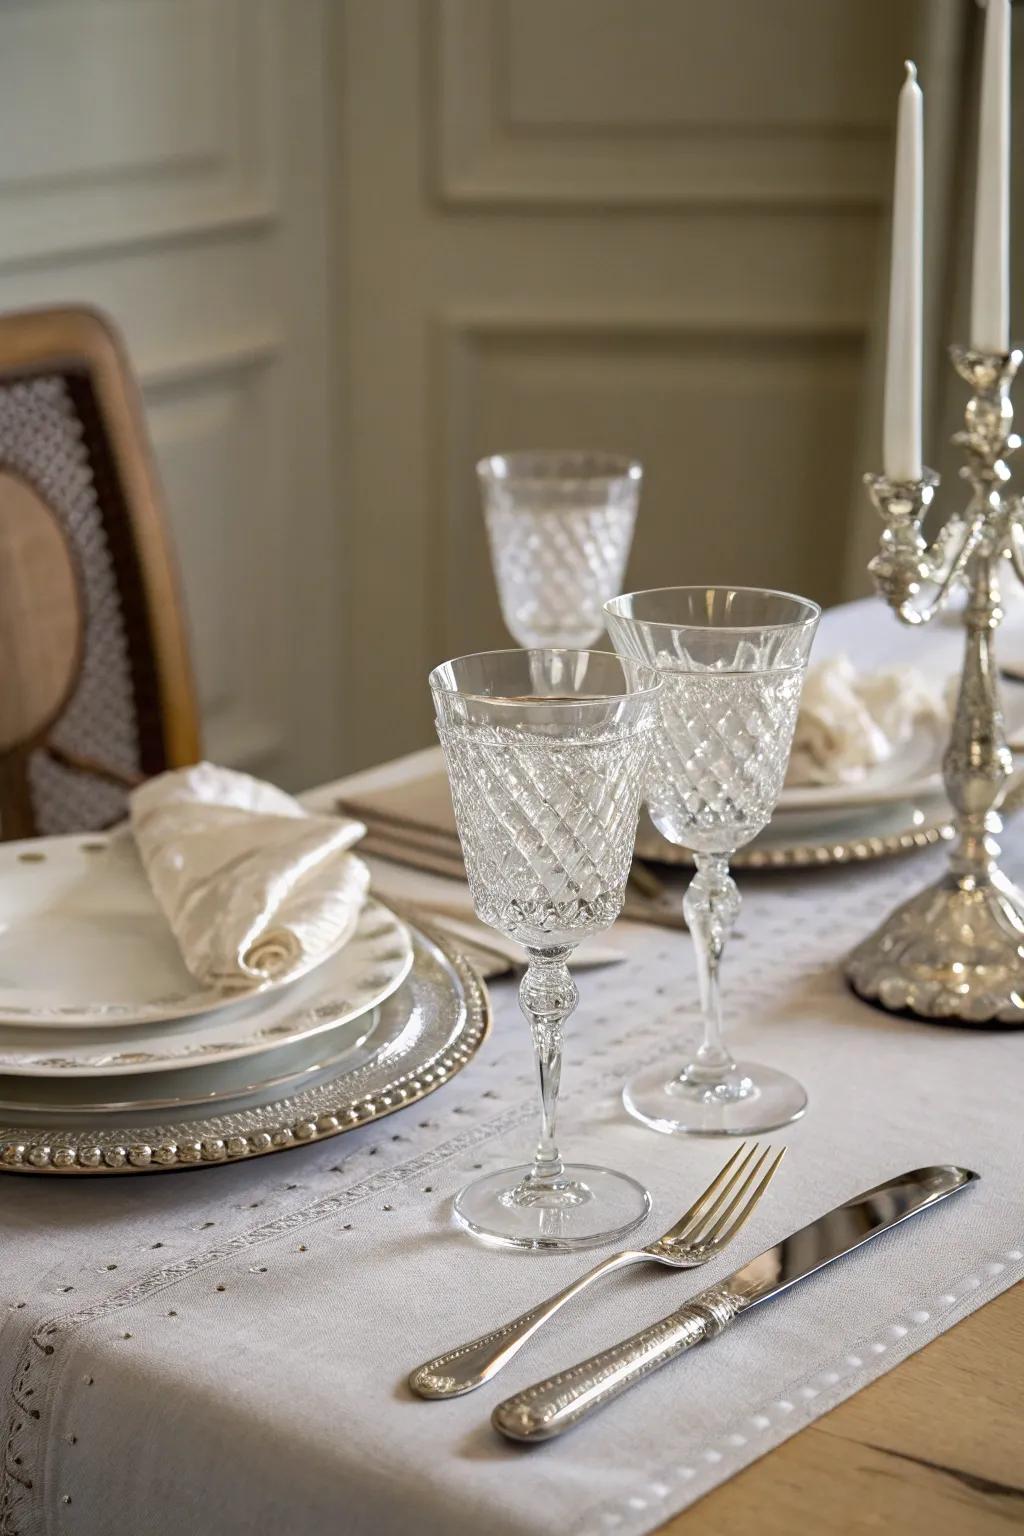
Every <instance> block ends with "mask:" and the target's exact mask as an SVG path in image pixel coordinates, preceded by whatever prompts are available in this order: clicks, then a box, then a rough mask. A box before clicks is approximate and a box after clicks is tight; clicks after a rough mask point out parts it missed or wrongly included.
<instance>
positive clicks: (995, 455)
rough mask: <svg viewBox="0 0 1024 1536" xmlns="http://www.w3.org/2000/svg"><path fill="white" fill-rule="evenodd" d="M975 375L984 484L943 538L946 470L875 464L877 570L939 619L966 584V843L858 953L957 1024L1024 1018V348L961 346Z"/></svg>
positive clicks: (856, 974) (866, 987) (900, 996)
mask: <svg viewBox="0 0 1024 1536" xmlns="http://www.w3.org/2000/svg"><path fill="white" fill-rule="evenodd" d="M951 355H952V359H953V364H954V366H955V367H956V369H957V372H958V373H959V374H960V376H961V377H962V378H963V379H965V380H966V381H967V383H968V384H969V385H970V387H971V397H970V400H969V401H968V404H967V410H966V415H965V425H964V429H963V431H961V432H958V433H957V435H956V437H955V438H954V439H953V440H954V442H956V443H958V444H959V445H960V446H962V447H963V449H964V451H965V455H966V463H965V464H964V466H963V467H962V469H961V471H960V473H961V475H962V477H963V478H964V479H965V480H966V481H967V482H968V484H969V485H970V487H971V495H970V499H969V501H968V504H967V507H966V509H965V510H963V511H961V512H958V513H954V514H953V515H952V516H951V517H950V518H949V520H948V521H947V522H946V523H945V525H944V526H943V528H942V529H941V530H940V532H939V533H938V534H937V536H936V537H935V539H934V540H933V541H932V542H931V543H930V544H929V543H928V542H926V540H925V538H924V536H923V535H922V533H921V522H922V519H923V517H924V515H925V513H926V512H927V510H928V508H929V506H930V505H931V503H932V500H933V498H934V496H935V492H936V489H937V487H938V476H937V475H935V474H934V473H933V472H932V471H931V470H928V469H925V470H923V471H922V475H921V478H920V479H919V480H912V481H905V482H896V481H893V480H890V479H887V478H886V477H885V476H883V475H866V476H865V481H866V483H867V486H868V489H869V491H870V494H871V498H872V500H873V502H874V504H875V506H876V507H877V509H878V511H879V513H880V514H881V517H882V521H883V530H882V535H881V543H880V548H879V551H878V553H877V554H876V555H875V557H874V559H873V560H872V561H871V562H870V565H869V567H868V569H869V570H870V572H871V575H872V577H873V578H874V582H875V586H876V588H877V589H878V591H879V593H880V594H881V596H882V597H884V598H885V600H886V602H887V603H888V604H889V606H890V607H891V608H892V609H893V611H894V613H895V614H896V616H897V618H898V619H899V620H900V621H901V622H902V623H904V624H913V625H918V624H927V623H928V622H929V621H930V620H931V619H932V618H934V616H935V615H936V614H937V613H938V612H939V611H940V610H941V609H943V608H944V607H945V606H946V605H947V603H948V602H949V600H950V598H951V597H952V595H953V593H954V592H956V591H958V590H961V589H966V592H967V602H966V606H965V609H964V626H965V629H966V648H965V654H964V664H963V671H962V675H961V679H960V688H959V693H958V696H957V703H956V709H955V713H954V719H953V724H952V729H951V732H950V738H949V745H948V747H947V748H946V752H945V755H944V757H943V763H942V772H943V781H944V783H945V787H946V793H947V795H948V797H949V800H950V803H951V805H952V806H953V810H954V819H955V823H956V834H957V836H956V842H955V845H954V847H953V849H952V852H951V854H950V860H949V868H948V869H947V871H946V873H945V875H944V876H943V877H942V879H941V880H939V881H938V882H937V884H935V885H932V886H930V887H928V888H927V889H926V890H924V891H921V892H919V893H918V895H916V896H913V897H912V898H911V899H910V900H909V901H907V902H905V903H904V904H903V905H902V906H900V907H898V908H897V909H896V910H895V911H894V912H892V913H891V914H890V915H889V916H888V917H887V918H886V919H885V921H884V922H883V923H882V925H881V927H880V928H878V929H877V931H876V932H875V933H873V934H872V935H871V937H870V938H868V939H866V940H864V941H863V943H861V944H860V945H858V947H857V948H856V949H855V950H854V951H853V953H852V955H851V956H850V957H849V960H848V961H847V966H846V974H847V977H848V979H849V981H850V984H851V986H852V987H853V989H854V991H855V992H857V993H858V994H859V995H860V996H861V997H864V998H866V999H867V1000H869V1001H870V1002H873V1003H876V1004H878V1005H879V1006H881V1007H883V1008H885V1009H887V1010H889V1011H890V1012H894V1013H910V1014H912V1015H914V1016H916V1017H918V1018H922V1019H928V1020H932V1021H937V1022H941V1021H947V1022H949V1023H955V1024H983V1025H989V1026H992V1025H998V1024H1011V1025H1022V1024H1024V892H1022V891H1020V890H1018V888H1017V887H1016V886H1015V885H1014V884H1013V883H1012V881H1010V880H1009V879H1008V877H1007V876H1006V875H1005V874H1004V872H1003V871H1002V869H1001V868H1000V866H999V843H998V835H999V833H1000V831H1001V829H1002V821H1001V818H1000V816H999V806H1000V804H1001V803H1002V799H1003V795H1004V793H1005V790H1006V785H1007V781H1008V779H1009V777H1010V773H1011V771H1012V767H1013V762H1012V756H1011V753H1010V749H1009V747H1008V746H1007V744H1006V737H1005V734H1004V730H1003V716H1002V710H1001V708H1000V704H999V693H998V685H997V681H996V666H995V657H994V639H995V632H996V630H997V629H998V627H999V625H1000V623H1001V621H1002V618H1003V610H1002V604H1001V592H1000V580H1001V573H1002V572H1003V571H1004V570H1005V568H1006V566H1007V565H1009V566H1010V567H1011V568H1012V570H1013V573H1014V575H1015V577H1016V578H1017V579H1018V580H1019V581H1021V582H1024V501H1022V499H1021V498H1020V497H1008V496H1006V495H1005V494H1004V487H1005V485H1006V483H1007V481H1008V480H1009V478H1010V471H1009V469H1008V468H1007V465H1006V462H1005V460H1006V458H1007V456H1008V455H1009V454H1011V453H1012V452H1013V451H1014V450H1015V449H1016V448H1017V447H1019V445H1020V439H1019V437H1018V436H1017V435H1016V433H1014V432H1013V430H1012V426H1013V410H1012V407H1011V405H1010V386H1011V384H1012V382H1013V379H1014V375H1015V374H1016V372H1017V369H1018V367H1019V366H1020V363H1021V359H1022V356H1024V354H1022V353H1021V352H1020V351H1017V350H1013V351H1010V352H983V351H978V350H973V349H968V348H963V347H954V348H952V352H951Z"/></svg>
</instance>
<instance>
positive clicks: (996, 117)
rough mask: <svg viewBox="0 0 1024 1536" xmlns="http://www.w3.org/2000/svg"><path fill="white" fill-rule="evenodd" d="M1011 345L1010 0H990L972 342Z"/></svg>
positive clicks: (980, 347)
mask: <svg viewBox="0 0 1024 1536" xmlns="http://www.w3.org/2000/svg"><path fill="white" fill-rule="evenodd" d="M1009 345H1010V0H988V7H987V11H986V15H985V46H984V50H983V53H982V61H981V110H980V115H979V119H978V177H977V181H976V183H975V192H974V267H973V270H972V273H971V346H972V347H974V348H975V350H976V351H979V352H1006V351H1008V350H1009Z"/></svg>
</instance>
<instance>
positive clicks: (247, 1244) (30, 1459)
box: [0, 1098, 537, 1536]
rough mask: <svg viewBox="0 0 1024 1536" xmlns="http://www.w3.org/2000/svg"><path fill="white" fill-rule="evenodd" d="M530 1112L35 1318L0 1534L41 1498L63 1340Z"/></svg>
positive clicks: (4, 1472)
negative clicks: (43, 1452) (56, 1313)
mask: <svg viewBox="0 0 1024 1536" xmlns="http://www.w3.org/2000/svg"><path fill="white" fill-rule="evenodd" d="M536 1112H537V1107H536V1104H535V1103H534V1101H533V1100H532V1098H531V1099H525V1100H523V1101H521V1102H520V1103H518V1104H515V1105H513V1106H511V1107H510V1108H509V1109H506V1110H504V1111H503V1112H502V1113H501V1114H499V1115H496V1116H494V1117H493V1118H492V1119H490V1120H487V1121H485V1122H484V1123H483V1124H480V1125H477V1126H473V1127H470V1128H468V1129H467V1130H465V1131H463V1132H461V1133H460V1134H459V1135H458V1136H454V1137H451V1138H450V1139H449V1140H448V1141H446V1142H444V1143H443V1144H442V1145H440V1146H438V1147H435V1148H433V1149H432V1150H430V1151H429V1152H424V1153H422V1154H421V1155H420V1156H419V1157H416V1158H412V1159H410V1160H409V1161H407V1162H404V1163H399V1164H397V1165H395V1166H394V1167H392V1168H384V1169H382V1170H381V1171H380V1172H379V1173H373V1174H370V1175H368V1176H367V1177H366V1178H364V1179H362V1180H360V1181H359V1182H358V1183H357V1184H353V1185H352V1186H351V1187H350V1188H349V1189H345V1190H338V1191H337V1192H336V1193H334V1194H329V1195H322V1196H320V1197H319V1198H318V1199H316V1200H314V1201H312V1202H311V1203H310V1204H308V1205H305V1206H300V1207H298V1208H297V1209H296V1210H294V1211H286V1212H285V1213H284V1214H283V1215H281V1216H277V1217H274V1218H273V1219H272V1220H271V1221H268V1222H263V1223H261V1224H260V1225H259V1226H257V1227H252V1228H249V1229H248V1230H247V1231H245V1232H239V1233H237V1234H236V1235H235V1236H234V1237H232V1238H228V1239H227V1240H226V1241H225V1242H224V1243H221V1244H219V1245H217V1246H214V1247H212V1248H208V1249H207V1250H206V1251H205V1252H203V1253H199V1254H191V1255H189V1256H188V1257H187V1258H184V1259H179V1260H178V1261H177V1262H175V1263H173V1264H167V1265H163V1266H162V1267H161V1268H159V1269H155V1270H152V1271H151V1272H150V1273H149V1274H148V1275H144V1276H143V1277H142V1278H141V1279H139V1280H136V1281H133V1282H132V1283H131V1284H129V1285H126V1286H122V1287H121V1288H120V1289H119V1290H117V1291H114V1292H112V1293H111V1294H110V1295H108V1296H102V1297H100V1298H99V1299H98V1300H97V1301H95V1302H93V1303H91V1304H90V1305H89V1306H86V1307H83V1308H81V1309H80V1310H79V1311H77V1312H72V1313H67V1314H65V1315H64V1316H62V1317H54V1318H48V1319H47V1320H46V1321H45V1322H43V1323H41V1324H40V1325H39V1326H38V1327H37V1328H36V1329H35V1331H34V1332H33V1333H32V1334H31V1335H30V1337H29V1340H28V1343H27V1345H26V1347H25V1349H24V1351H23V1352H22V1355H21V1358H20V1360H19V1362H18V1365H17V1367H16V1369H15V1373H14V1379H13V1381H12V1383H11V1386H10V1391H9V1400H10V1408H9V1413H8V1421H7V1435H6V1440H5V1454H4V1460H3V1464H2V1466H0V1536H28V1532H29V1529H30V1525H29V1522H31V1521H33V1518H34V1510H35V1508H36V1507H37V1499H38V1498H39V1497H40V1496H41V1488H40V1477H39V1472H38V1469H39V1467H40V1464H41V1459H42V1458H41V1456H40V1443H39V1442H40V1440H41V1438H42V1435H43V1430H42V1422H41V1407H37V1406H36V1405H37V1404H40V1405H41V1404H43V1403H44V1402H45V1400H46V1384H47V1376H48V1373H49V1371H51V1370H52V1369H53V1366H54V1364H55V1363H56V1360H57V1358H58V1348H59V1344H60V1342H61V1340H62V1339H63V1338H66V1337H68V1336H69V1335H70V1334H72V1333H74V1332H76V1331H77V1330H78V1329H79V1328H82V1327H84V1326H85V1325H86V1324H88V1323H91V1322H94V1321H95V1320H96V1319H97V1318H100V1317H103V1316H105V1315H106V1314H107V1313H108V1312H112V1311H116V1310H117V1309H118V1308H120V1307H124V1306H132V1305H134V1304H135V1303H136V1302H138V1301H143V1300H145V1299H146V1297H148V1296H152V1295H155V1294H156V1293H157V1292H159V1291H161V1290H163V1289H164V1288H165V1287H167V1286H171V1285H174V1284H176V1283H177V1282H178V1281H179V1280H182V1279H185V1278H186V1277H187V1276H190V1275H193V1274H195V1273H197V1272H198V1271H200V1270H202V1269H205V1268H208V1267H210V1266H211V1265H214V1264H217V1263H220V1262H221V1261H222V1260H223V1259H226V1258H230V1257H231V1255H232V1254H236V1253H244V1252H245V1251H246V1250H247V1249H249V1248H252V1247H254V1246H255V1245H256V1244H258V1243H262V1242H266V1241H268V1240H271V1239H273V1238H277V1237H280V1236H282V1235H286V1234H288V1233H290V1232H295V1231H297V1230H299V1229H301V1228H304V1227H306V1226H310V1225H314V1224H316V1223H319V1222H323V1221H327V1220H329V1219H330V1218H331V1217H332V1216H335V1215H337V1214H338V1213H339V1212H343V1211H346V1210H348V1209H349V1208H350V1207H352V1206H355V1205H358V1204H362V1203H363V1202H364V1201H367V1200H372V1199H373V1198H374V1197H375V1196H379V1195H381V1194H384V1193H386V1192H387V1191H389V1190H391V1189H393V1188H395V1187H396V1186H398V1185H403V1184H406V1183H412V1182H413V1181H415V1180H417V1179H419V1178H421V1177H422V1176H423V1175H424V1174H425V1173H426V1172H427V1171H428V1170H431V1169H433V1168H436V1167H437V1166H438V1165H439V1164H442V1163H446V1162H450V1161H452V1160H453V1159H456V1158H458V1157H461V1156H463V1155H465V1154H466V1153H467V1152H471V1151H472V1150H473V1149H474V1148H476V1147H477V1146H479V1145H481V1144H482V1143H484V1142H486V1141H490V1140H492V1139H495V1138H497V1137H501V1136H504V1135H506V1134H507V1133H508V1132H509V1131H513V1130H517V1129H518V1128H519V1126H521V1125H523V1124H525V1123H527V1122H528V1121H530V1120H532V1119H533V1117H534V1116H535V1115H536ZM362 1150H363V1151H365V1152H367V1153H368V1152H369V1151H370V1149H369V1148H364V1149H362Z"/></svg>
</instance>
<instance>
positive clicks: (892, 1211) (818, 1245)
mask: <svg viewBox="0 0 1024 1536" xmlns="http://www.w3.org/2000/svg"><path fill="white" fill-rule="evenodd" d="M978 1177H979V1176H978V1174H976V1173H973V1172H972V1171H971V1169H969V1168H959V1167H957V1166H955V1165H953V1164H948V1165H942V1166H936V1167H931V1168H915V1169H912V1170H911V1171H910V1172H908V1173H901V1174H899V1175H897V1176H896V1177H895V1178H892V1179H887V1180H886V1182H885V1183H884V1184H877V1185H876V1186H875V1187H874V1189H869V1190H866V1191H865V1192H864V1194H861V1195H857V1196H855V1197H854V1199H852V1200H847V1201H846V1202H845V1203H844V1204H843V1205H839V1206H836V1207H835V1209H834V1210H831V1211H828V1212H827V1213H826V1214H825V1215H824V1216H819V1217H818V1219H817V1220H816V1221H812V1222H810V1223H809V1225H807V1226H806V1227H801V1228H800V1230H799V1231H798V1232H793V1233H791V1234H790V1236H789V1237H785V1238H783V1239H782V1241H781V1242H780V1243H776V1244H775V1246H774V1247H773V1248H767V1249H765V1251H764V1253H759V1254H758V1255H757V1257H756V1258H754V1259H751V1260H750V1262H749V1263H748V1264H744V1265H743V1266H742V1268H740V1269H738V1270H736V1271H735V1273H734V1274H732V1275H729V1276H728V1278H727V1279H725V1280H721V1281H719V1283H718V1284H717V1285H713V1286H709V1287H708V1289H707V1290H704V1291H701V1292H700V1293H699V1294H698V1295H697V1296H694V1297H693V1299H692V1300H690V1301H688V1302H687V1303H686V1304H685V1305H684V1306H682V1307H679V1308H678V1309H677V1310H676V1311H675V1312H670V1313H669V1315H668V1316H667V1317H664V1318H662V1319H661V1321H660V1322H657V1323H654V1324H653V1325H652V1326H651V1327H649V1328H644V1329H642V1330H641V1331H640V1332H639V1333H635V1334H633V1335H632V1337H631V1338H628V1339H624V1340H623V1341H622V1343H621V1344H615V1345H613V1346H612V1347H611V1348H610V1349H606V1350H602V1352H601V1353H600V1354H597V1355H593V1356H592V1357H591V1358H590V1359H589V1360H584V1361H582V1362H581V1363H580V1364H579V1365H573V1366H570V1367H569V1369H568V1370H565V1371H559V1372H558V1373H557V1375H554V1376H549V1377H548V1378H547V1380H545V1381H540V1382H537V1383H536V1385H534V1386H532V1387H527V1388H525V1390H524V1391H522V1392H517V1393H516V1394H515V1395H514V1396H512V1397H508V1398H506V1399H505V1401H504V1402H502V1403H499V1404H498V1406H497V1408H495V1410H494V1412H493V1414H492V1415H491V1423H492V1424H493V1425H494V1427H495V1429H497V1430H499V1431H500V1432H501V1434H503V1435H506V1436H507V1437H508V1438H509V1439H510V1440H522V1441H525V1442H527V1443H528V1444H532V1443H534V1442H538V1441H541V1440H551V1439H554V1437H555V1436H556V1435H561V1434H564V1432H565V1431H566V1430H567V1429H571V1428H572V1427H573V1426H574V1425H576V1424H579V1423H580V1422H581V1421H582V1420H583V1419H585V1418H587V1417H588V1416H589V1415H590V1414H591V1413H594V1412H596V1411H597V1409H599V1408H603V1407H604V1405H605V1404H606V1403H609V1402H611V1401H612V1399H613V1398H616V1397H618V1396H619V1394H620V1393H622V1392H625V1391H626V1390H627V1388H629V1387H631V1386H633V1385H634V1383H635V1382H638V1381H641V1380H642V1379H643V1378H644V1377H645V1376H648V1375H650V1373H651V1372H652V1371H654V1370H657V1369H658V1367H659V1366H662V1365H664V1364H666V1362H667V1361H669V1360H673V1359H675V1357H676V1356H677V1355H680V1354H682V1353H683V1352H684V1350H687V1349H692V1348H693V1346H694V1345H695V1344H702V1343H703V1342H704V1341H705V1340H706V1339H713V1338H715V1337H716V1336H717V1335H718V1334H720V1333H721V1332H722V1330H723V1328H726V1327H728V1326H729V1324H730V1323H732V1322H733V1321H734V1320H735V1319H736V1318H737V1317H740V1316H742V1315H743V1313H745V1312H749V1311H750V1309H751V1308H752V1307H756V1306H759V1305H760V1303H761V1302H763V1301H770V1300H771V1299H772V1298H773V1297H775V1296H780V1295H782V1293H783V1292H784V1291H788V1290H789V1288H790V1287H791V1286H793V1285H796V1284H797V1282H798V1281H800V1280H805V1279H806V1278H807V1276H808V1275H813V1274H815V1273H816V1272H817V1271H818V1270H819V1269H823V1268H824V1267H825V1265H826V1264H831V1263H833V1261H834V1260H835V1259H838V1258H841V1257H842V1256H843V1254H846V1253H852V1252H853V1251H854V1250H855V1249H857V1248H860V1247H861V1246H862V1245H863V1244H864V1243H867V1242H870V1240H871V1239H872V1238H873V1237H878V1235H879V1234H880V1233H882V1232H888V1231H889V1229H890V1228H891V1227H895V1226H898V1225H899V1223H900V1222H902V1221H906V1220H907V1219H908V1217H910V1216H914V1215H916V1214H917V1212H918V1211H924V1210H927V1209H928V1208H929V1207H930V1206H933V1205H937V1204H938V1202H939V1201H940V1200H945V1199H946V1198H947V1196H949V1195H952V1194H955V1193H956V1192H957V1190H960V1189H965V1188H966V1187H967V1185H968V1184H972V1183H974V1181H975V1180H976V1179H977V1178H978Z"/></svg>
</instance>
